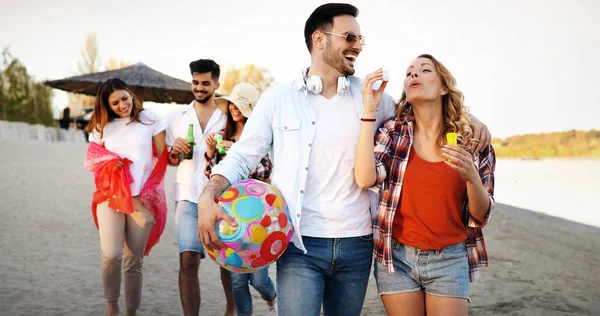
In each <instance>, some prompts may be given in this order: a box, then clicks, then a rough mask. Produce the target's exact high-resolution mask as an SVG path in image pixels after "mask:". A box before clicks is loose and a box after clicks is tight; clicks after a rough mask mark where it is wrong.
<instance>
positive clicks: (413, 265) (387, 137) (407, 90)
mask: <svg viewBox="0 0 600 316" xmlns="http://www.w3.org/2000/svg"><path fill="white" fill-rule="evenodd" d="M378 80H383V72H382V71H381V69H380V70H378V71H376V72H374V73H371V74H369V76H367V78H366V79H365V82H364V84H363V86H362V87H361V93H362V95H363V104H364V117H363V120H362V122H361V131H360V133H361V134H360V139H359V143H358V145H357V153H356V161H355V163H356V165H355V177H356V182H357V183H358V184H359V185H360V186H361V187H363V188H369V187H373V186H375V188H379V189H383V192H382V195H381V202H380V206H379V210H378V212H377V215H376V217H375V220H374V225H373V235H374V236H373V238H374V242H375V245H374V253H375V261H376V262H375V272H374V273H375V279H376V281H377V288H378V292H379V294H380V295H381V299H382V301H383V304H384V306H385V309H386V311H387V313H388V314H389V315H428V316H431V315H467V314H468V302H469V286H470V281H473V280H475V279H476V278H477V266H478V265H479V264H484V265H487V255H486V250H485V246H484V244H483V236H482V234H481V228H482V227H483V226H484V225H485V224H486V222H487V219H488V217H489V215H490V213H491V212H492V211H493V210H494V198H493V192H494V167H495V154H494V149H493V148H492V146H491V145H487V146H485V147H484V148H483V150H482V151H481V152H479V153H475V152H473V151H472V150H471V148H474V147H475V146H474V145H475V144H476V143H477V140H476V139H474V138H473V132H472V130H471V127H470V126H469V125H470V119H469V116H468V114H467V109H466V108H465V106H464V105H463V95H462V93H461V92H460V91H459V90H458V89H457V88H456V81H455V79H454V77H452V75H451V74H450V72H449V71H448V69H446V67H444V65H442V64H441V63H440V62H439V61H437V60H436V59H435V58H434V57H433V56H431V55H420V56H419V57H418V58H417V59H416V60H415V61H413V62H412V64H411V65H410V67H408V69H407V71H406V77H405V80H404V92H403V93H402V98H401V99H400V102H399V104H398V108H397V115H396V118H395V119H394V120H390V121H388V122H386V123H385V124H384V127H383V128H381V129H380V130H379V132H378V133H377V134H376V136H375V142H374V140H373V135H374V132H375V131H374V124H373V122H371V121H370V120H369V119H372V118H374V117H375V112H376V110H377V107H378V105H379V102H380V100H381V95H382V94H383V90H384V89H385V86H386V84H387V82H384V84H382V85H381V87H380V88H379V89H378V90H373V89H372V87H373V84H374V83H375V81H378ZM451 132H452V133H456V134H457V135H458V146H451V145H448V144H447V143H446V134H447V133H451ZM373 143H375V150H373Z"/></svg>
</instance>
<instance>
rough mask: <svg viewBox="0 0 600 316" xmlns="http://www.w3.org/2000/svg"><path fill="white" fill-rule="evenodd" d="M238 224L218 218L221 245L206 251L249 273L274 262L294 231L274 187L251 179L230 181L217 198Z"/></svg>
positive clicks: (226, 265) (220, 262) (229, 267)
mask: <svg viewBox="0 0 600 316" xmlns="http://www.w3.org/2000/svg"><path fill="white" fill-rule="evenodd" d="M218 204H219V205H220V206H221V208H223V210H224V211H225V212H226V213H227V214H229V215H231V216H232V217H233V218H235V220H236V222H237V226H232V225H230V224H229V223H228V222H227V221H224V220H218V221H217V224H216V225H217V227H216V230H217V235H218V236H219V238H220V239H221V241H223V243H224V244H225V246H226V247H225V248H224V249H216V250H213V251H207V254H208V256H209V257H210V258H211V259H213V260H214V261H215V262H216V263H217V264H218V265H220V266H221V267H223V268H225V269H227V270H230V271H233V272H238V273H250V272H255V271H258V270H259V269H261V268H263V267H265V266H267V265H269V264H271V263H273V262H274V261H275V260H277V259H278V258H279V257H280V256H281V254H283V252H284V251H285V249H286V248H287V245H288V244H289V242H290V238H292V234H293V230H294V229H293V226H292V222H291V220H290V215H289V211H288V207H287V204H286V202H285V200H284V199H283V196H282V195H281V192H279V190H277V189H276V188H275V187H273V186H271V185H269V184H267V183H264V182H261V181H258V180H254V179H247V180H242V181H239V182H236V183H234V184H232V185H231V186H230V187H229V188H227V190H225V191H224V192H223V194H222V195H221V197H220V198H219V200H218Z"/></svg>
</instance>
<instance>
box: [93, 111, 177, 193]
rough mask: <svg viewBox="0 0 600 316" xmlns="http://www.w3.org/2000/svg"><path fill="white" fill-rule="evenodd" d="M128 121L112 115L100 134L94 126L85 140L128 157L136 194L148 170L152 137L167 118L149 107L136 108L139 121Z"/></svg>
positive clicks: (163, 127)
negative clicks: (111, 118)
mask: <svg viewBox="0 0 600 316" xmlns="http://www.w3.org/2000/svg"><path fill="white" fill-rule="evenodd" d="M130 121H131V119H130V118H129V117H127V118H117V119H113V120H112V121H110V122H108V123H107V124H106V126H104V131H103V132H104V133H103V135H102V138H100V133H99V132H98V131H96V130H94V131H93V132H92V133H91V134H90V136H89V140H90V142H95V143H97V144H100V145H104V147H105V148H106V149H108V150H110V151H112V152H114V153H117V154H118V155H119V156H121V158H128V159H129V160H131V161H132V164H131V165H130V166H129V171H130V172H131V176H132V177H133V183H131V195H132V196H138V195H140V191H141V189H142V187H143V186H144V183H146V180H148V178H149V177H150V174H151V173H152V137H153V136H155V135H156V134H158V133H160V132H162V131H164V130H165V128H166V127H167V121H166V120H162V119H161V118H160V117H159V116H158V115H156V114H155V113H154V112H152V111H150V110H143V111H142V112H140V122H142V123H140V122H131V123H129V122H130ZM128 123H129V124H128Z"/></svg>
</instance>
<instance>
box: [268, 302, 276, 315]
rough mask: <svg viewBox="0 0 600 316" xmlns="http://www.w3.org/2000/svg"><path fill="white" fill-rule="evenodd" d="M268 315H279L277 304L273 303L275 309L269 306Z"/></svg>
mask: <svg viewBox="0 0 600 316" xmlns="http://www.w3.org/2000/svg"><path fill="white" fill-rule="evenodd" d="M267 316H277V304H275V305H273V309H271V307H270V306H269V312H268V313H267Z"/></svg>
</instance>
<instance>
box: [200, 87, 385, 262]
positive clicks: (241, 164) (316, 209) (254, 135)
mask: <svg viewBox="0 0 600 316" xmlns="http://www.w3.org/2000/svg"><path fill="white" fill-rule="evenodd" d="M349 79H350V90H349V91H348V92H346V95H348V96H350V97H351V98H352V100H353V105H354V107H350V108H348V109H347V111H348V112H346V113H344V115H343V116H344V119H343V120H344V122H341V121H340V120H338V118H339V115H338V116H334V117H317V113H315V110H314V108H313V104H312V103H311V98H312V97H313V96H312V95H309V93H310V92H307V90H306V86H305V83H304V77H299V78H297V79H296V80H294V81H293V82H291V83H288V84H283V85H280V86H277V87H275V88H271V89H269V90H267V91H265V92H264V93H263V94H262V95H261V98H260V100H259V102H258V104H257V106H256V108H255V109H254V111H253V112H252V115H251V116H250V118H249V119H248V122H247V123H246V126H245V128H244V132H243V133H242V136H241V138H240V140H239V141H238V142H236V143H235V144H234V145H233V146H232V147H231V148H230V150H229V151H228V153H227V157H225V159H224V160H222V161H221V163H219V165H217V166H216V167H214V168H213V171H212V174H213V175H215V174H219V175H222V176H224V177H226V178H227V179H228V180H229V182H230V183H234V182H236V181H239V180H241V179H244V178H246V177H247V176H248V174H250V173H251V172H252V171H253V170H254V169H255V168H256V166H257V165H258V163H259V162H260V160H261V159H262V158H263V157H264V156H265V155H266V154H267V152H271V160H272V162H273V168H274V169H273V177H272V180H271V184H272V185H273V186H275V187H276V188H278V189H279V190H280V191H281V193H282V194H283V196H284V198H285V200H286V202H287V204H288V207H289V211H290V216H291V217H292V218H291V220H292V223H293V225H294V230H295V233H294V235H293V237H292V242H293V243H294V244H295V245H296V247H298V248H300V249H302V250H303V251H306V249H305V248H304V245H303V243H302V239H301V238H300V236H303V235H304V236H319V237H330V238H335V237H351V236H350V235H352V236H360V235H366V234H369V233H371V229H370V227H371V216H369V208H370V209H371V214H374V213H375V211H376V208H377V205H378V201H379V196H378V195H377V194H376V193H373V192H370V191H368V193H367V194H368V195H369V199H370V200H369V201H368V202H370V203H367V202H365V198H364V196H362V197H361V193H359V194H358V195H356V194H353V193H352V192H350V191H352V190H353V188H354V187H357V185H356V182H355V180H354V172H353V168H352V172H351V174H346V173H348V172H350V171H349V170H348V169H349V168H348V164H352V166H353V165H354V155H355V150H356V143H357V141H358V134H357V133H355V132H356V126H354V125H352V124H351V125H352V126H347V125H345V124H344V123H347V122H346V121H347V120H349V119H350V118H351V117H354V118H355V119H356V121H357V123H356V124H360V117H361V116H362V114H363V104H362V97H361V94H360V85H361V84H362V80H360V79H358V78H357V77H353V76H351V77H349ZM315 97H316V96H315ZM319 97H320V96H319ZM339 97H344V96H339ZM332 100H333V99H332ZM330 101H331V100H330ZM344 103H348V102H344ZM394 115H395V104H394V100H393V99H392V98H391V97H390V96H389V95H387V94H384V96H383V98H382V100H381V104H380V106H379V108H378V110H377V116H376V119H377V121H376V122H375V124H376V127H381V126H382V124H383V122H385V121H386V120H389V119H392V118H394ZM317 120H318V122H317ZM350 123H351V122H350ZM317 124H318V125H317ZM323 124H326V125H331V126H332V127H334V128H337V129H339V130H338V133H337V134H341V135H348V136H347V137H348V138H347V139H343V140H342V139H340V140H339V141H340V142H345V144H344V148H345V147H348V146H350V145H352V144H354V148H353V149H352V150H351V151H349V152H348V151H347V150H345V151H344V153H347V155H344V153H340V152H336V155H338V156H337V157H336V159H331V161H330V163H331V165H330V166H327V165H326V163H327V160H321V163H323V165H321V166H313V165H311V153H312V152H313V149H314V146H321V145H318V144H315V140H316V141H317V142H318V141H319V139H321V138H322V137H327V135H321V134H319V137H318V138H315V134H316V131H317V129H318V127H319V128H320V127H322V126H323ZM358 128H360V125H358ZM375 131H377V128H376V129H375ZM350 138H356V139H350ZM332 150H339V149H333V148H332ZM319 151H321V150H319ZM315 155H319V156H321V155H325V156H327V155H328V153H327V152H320V153H319V152H317V151H315ZM346 156H347V157H346ZM315 158H317V157H313V163H314V159H315ZM340 160H345V161H346V162H347V163H346V164H345V165H344V166H343V167H342V166H338V164H337V162H338V161H340ZM311 168H316V169H317V170H318V169H320V170H325V169H327V168H331V169H332V170H337V172H342V173H343V174H339V175H335V174H334V175H332V174H330V175H329V176H332V178H330V179H328V180H327V182H328V183H335V182H336V181H340V183H339V185H333V186H327V185H325V186H323V183H322V182H316V181H312V180H311V179H313V177H311V178H310V179H309V177H308V174H309V171H310V169H311ZM333 176H337V177H336V178H333ZM315 177H317V178H319V177H320V178H322V179H324V178H323V177H327V175H325V174H323V175H319V174H317V175H315ZM309 180H311V181H309ZM332 190H333V191H332ZM335 190H341V191H340V192H339V197H338V198H337V200H336V201H338V202H339V199H341V198H342V197H344V196H352V197H353V198H354V199H355V201H352V202H353V203H352V204H353V205H355V206H356V207H352V208H350V209H348V210H347V211H348V214H344V216H355V217H357V218H358V217H360V218H361V220H360V223H355V224H356V225H357V227H355V229H345V228H340V229H337V228H336V227H337V224H333V225H329V224H331V223H335V222H336V221H338V220H339V218H338V217H339V214H338V215H336V214H335V213H332V212H328V211H329V210H333V209H334V208H336V207H339V205H334V203H335V201H322V200H321V201H318V203H317V202H316V201H315V200H314V198H315V197H318V196H321V197H326V196H329V197H332V196H334V195H336V194H337V192H334V191H335ZM307 192H308V194H309V195H310V197H307V196H306V194H307ZM365 192H367V191H365ZM309 198H310V200H311V201H308V199H309ZM354 202H356V203H354ZM369 204H370V205H369ZM369 206H370V207H369ZM305 212H306V213H308V214H304V213H305ZM336 212H339V209H338V210H336ZM305 215H307V216H308V217H309V219H308V220H305V219H304V217H305ZM329 215H332V216H334V217H335V219H331V220H329V219H326V217H327V216H329ZM319 217H322V219H318V218H319ZM363 218H364V222H366V223H363ZM357 220H358V219H357ZM319 221H321V222H319ZM306 222H307V224H306V225H305V223H306ZM350 225H354V224H352V223H350ZM339 227H343V225H342V226H339ZM366 227H368V229H366ZM304 230H306V234H305V233H304ZM307 234H308V235H307Z"/></svg>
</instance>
